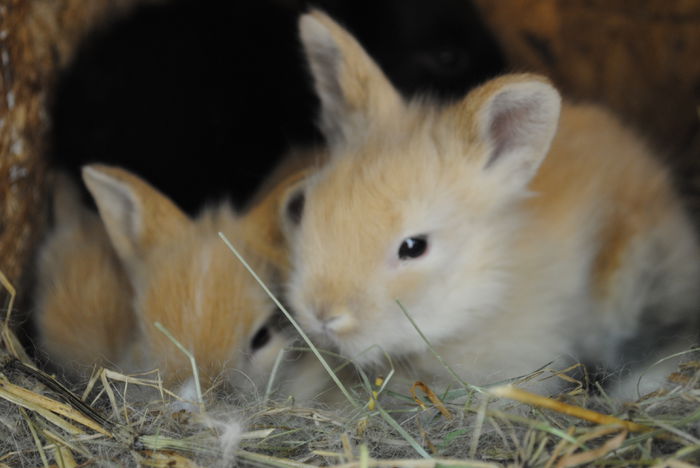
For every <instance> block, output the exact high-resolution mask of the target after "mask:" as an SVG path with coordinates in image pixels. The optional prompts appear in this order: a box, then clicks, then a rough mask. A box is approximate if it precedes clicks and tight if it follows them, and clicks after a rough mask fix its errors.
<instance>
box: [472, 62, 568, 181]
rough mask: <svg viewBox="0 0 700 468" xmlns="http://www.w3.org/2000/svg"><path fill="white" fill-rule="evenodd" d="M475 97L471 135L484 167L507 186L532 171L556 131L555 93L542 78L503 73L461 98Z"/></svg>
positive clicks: (558, 106) (527, 177)
mask: <svg viewBox="0 0 700 468" xmlns="http://www.w3.org/2000/svg"><path fill="white" fill-rule="evenodd" d="M473 98H476V100H477V107H476V126H477V128H476V132H477V134H478V136H477V138H478V139H479V140H480V141H481V142H482V143H484V144H485V147H486V148H487V152H486V154H485V159H484V161H483V164H484V170H485V171H487V172H489V173H491V174H492V175H494V176H496V177H498V178H499V179H501V180H502V181H503V182H504V183H506V184H509V185H510V186H511V187H513V188H522V187H525V186H526V185H527V184H528V183H529V182H530V180H531V179H532V178H533V177H534V175H535V174H536V173H537V169H538V168H539V166H540V164H541V163H542V161H543V160H544V158H545V156H546V155H547V152H548V151H549V146H550V144H551V142H552V138H553V137H554V134H555V133H556V129H557V125H558V121H559V111H560V109H561V96H560V95H559V93H558V92H557V90H556V89H554V87H552V85H551V84H550V83H549V82H548V81H547V80H546V79H545V78H543V77H540V76H537V75H509V76H505V77H503V78H499V79H496V80H493V81H490V82H489V83H487V84H486V85H484V86H483V87H482V88H480V89H477V90H476V91H475V92H474V93H472V94H470V96H468V97H467V100H469V99H473Z"/></svg>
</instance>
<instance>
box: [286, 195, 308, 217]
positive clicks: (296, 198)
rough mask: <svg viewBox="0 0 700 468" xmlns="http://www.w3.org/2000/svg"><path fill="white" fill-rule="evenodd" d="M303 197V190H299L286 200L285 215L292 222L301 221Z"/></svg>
mask: <svg viewBox="0 0 700 468" xmlns="http://www.w3.org/2000/svg"><path fill="white" fill-rule="evenodd" d="M304 198H305V197H304V192H302V191H301V190H300V191H298V192H297V193H295V194H294V195H293V196H292V197H290V198H289V202H287V217H288V218H289V220H290V221H291V222H292V223H294V224H299V222H301V215H302V213H303V212H304V201H305V199H304Z"/></svg>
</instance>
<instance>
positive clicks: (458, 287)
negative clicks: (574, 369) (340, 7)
mask: <svg viewBox="0 0 700 468" xmlns="http://www.w3.org/2000/svg"><path fill="white" fill-rule="evenodd" d="M300 28H301V38H302V42H303V45H304V48H305V51H306V55H307V58H308V60H309V63H310V69H311V72H312V75H313V78H314V82H315V86H316V91H317V93H318V95H319V97H320V99H321V103H322V109H321V128H322V129H323V131H324V132H325V134H326V136H327V138H328V141H329V142H330V162H329V163H328V164H327V165H326V167H324V168H323V169H322V170H321V171H320V172H318V173H317V174H316V175H314V176H313V177H311V178H310V180H309V181H308V183H307V184H306V186H305V194H306V203H305V207H304V213H303V217H302V219H301V222H300V224H299V226H298V228H297V229H296V230H295V232H293V234H292V243H293V265H294V272H293V275H292V279H291V282H290V298H291V302H292V304H293V306H294V307H295V309H296V311H297V313H298V314H299V319H300V321H301V322H302V324H303V325H304V326H305V327H306V328H307V329H308V330H309V331H311V332H314V333H315V334H316V336H319V337H323V338H325V339H328V340H330V342H332V343H333V344H334V345H335V346H336V347H337V348H339V349H340V350H341V351H342V352H343V353H345V354H347V355H350V356H353V357H354V358H355V359H356V360H357V361H358V362H360V363H362V364H366V365H370V364H377V363H379V362H380V361H382V359H383V358H382V356H383V354H382V351H384V352H387V353H389V355H391V356H393V357H395V358H400V359H402V360H405V361H407V362H409V363H410V366H411V368H412V369H413V370H414V372H415V375H416V376H418V377H420V378H421V379H426V380H430V379H431V378H432V379H437V380H439V381H444V380H445V379H446V378H447V376H446V375H445V371H444V369H443V368H442V366H440V365H439V364H438V363H437V362H436V360H435V359H433V357H432V355H431V354H430V353H429V352H427V345H426V344H425V343H424V342H423V340H421V338H420V337H419V336H418V335H417V333H416V331H415V330H414V329H413V327H412V325H411V324H410V323H409V321H408V320H406V318H405V317H404V315H403V313H402V312H401V310H400V309H399V307H398V305H397V304H396V302H395V300H396V299H399V300H400V301H401V302H402V304H403V305H404V306H405V307H406V309H407V311H408V313H409V314H410V315H411V316H412V317H413V318H414V319H415V321H416V323H417V325H418V327H419V328H420V329H421V330H422V331H423V333H424V334H425V335H426V337H427V338H428V340H429V341H430V342H431V343H432V344H433V345H434V346H435V348H436V349H437V351H438V352H439V353H440V354H441V355H442V356H443V357H445V358H446V359H447V360H448V362H449V363H450V364H451V365H452V366H453V368H455V369H456V370H457V372H458V373H459V374H460V375H461V376H462V377H463V378H465V379H466V380H467V381H470V382H472V383H475V384H487V383H490V382H494V381H498V380H500V379H504V378H508V377H514V376H518V375H521V374H524V373H527V372H530V371H534V370H535V369H537V368H539V367H541V366H542V365H545V364H547V363H548V362H550V361H551V360H553V359H554V358H558V357H561V358H563V360H564V361H569V360H581V361H584V362H588V363H595V364H597V365H601V366H604V367H606V368H608V369H613V368H618V367H619V366H621V365H622V364H623V363H627V362H632V361H640V360H643V359H644V358H645V357H648V356H649V355H650V349H653V348H655V347H658V345H660V344H663V343H672V344H683V345H686V344H689V343H691V342H692V339H694V337H695V331H696V329H695V325H696V322H697V319H696V316H697V315H698V314H697V311H698V299H699V298H698V291H699V288H697V284H698V280H699V279H700V271H699V265H700V255H699V250H698V244H697V240H696V236H695V233H694V232H693V229H692V227H691V224H690V222H689V220H688V217H687V215H686V213H685V211H684V209H683V207H682V204H681V202H680V200H679V198H678V196H677V194H676V193H675V192H674V190H673V188H672V185H671V180H670V177H669V174H668V171H667V170H666V169H665V168H664V167H663V166H662V165H661V164H660V163H659V162H658V161H657V160H656V159H655V158H654V157H653V155H652V154H651V152H650V150H649V149H648V148H647V146H646V145H645V144H643V143H642V142H641V141H640V139H639V138H638V137H637V136H636V135H635V134H634V133H633V132H631V131H630V130H629V129H627V128H625V127H624V126H623V125H621V124H620V122H619V121H618V120H617V119H615V118H614V117H613V116H612V115H610V114H609V113H608V112H606V111H605V110H603V109H601V108H598V107H593V106H584V105H573V104H570V103H567V102H565V103H563V104H562V103H561V99H560V96H559V94H558V92H557V91H556V90H555V89H554V88H553V87H552V86H551V84H550V83H549V82H548V81H547V80H546V79H545V78H543V77H540V76H535V75H507V76H504V77H501V78H497V79H495V80H492V81H489V82H487V83H486V84H484V85H483V86H481V87H479V88H477V89H475V90H474V91H473V92H471V93H470V94H469V95H468V96H466V97H465V98H464V99H462V100H461V101H459V102H457V103H455V104H452V105H448V106H438V105H437V104H433V103H431V102H422V101H413V102H405V101H404V100H403V99H402V98H401V97H400V96H399V94H398V92H397V91H396V90H395V89H394V88H393V86H392V85H391V84H390V83H389V81H388V80H387V79H386V77H385V76H384V75H383V74H382V72H381V70H380V69H379V67H378V66H377V65H376V64H375V63H374V62H373V61H372V60H371V59H370V57H369V56H368V55H367V54H366V53H365V52H364V51H363V49H362V48H361V46H360V45H359V44H358V42H357V41H356V40H355V39H354V38H353V37H352V36H351V35H350V34H349V33H347V32H346V31H345V30H343V29H342V28H341V27H340V26H338V25H337V24H336V23H334V22H333V21H332V20H331V19H330V18H329V17H327V16H326V15H324V14H323V13H320V12H318V11H314V12H312V13H310V14H308V15H305V16H303V17H302V18H301V20H300ZM560 114H561V115H560ZM418 235H422V236H427V240H428V249H427V252H426V253H425V254H424V255H422V256H420V257H418V258H408V259H404V260H401V259H400V258H399V256H398V251H399V247H400V246H401V244H402V242H403V240H404V239H406V238H409V237H411V236H418ZM645 347H646V348H645ZM642 350H645V352H642ZM625 352H627V354H625Z"/></svg>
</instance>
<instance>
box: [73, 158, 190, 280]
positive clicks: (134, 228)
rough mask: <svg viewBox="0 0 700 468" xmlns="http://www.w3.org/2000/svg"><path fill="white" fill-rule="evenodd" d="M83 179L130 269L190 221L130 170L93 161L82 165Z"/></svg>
mask: <svg viewBox="0 0 700 468" xmlns="http://www.w3.org/2000/svg"><path fill="white" fill-rule="evenodd" d="M83 180H84V181H85V185H86V186H87V188H88V190H89V191H90V193H91V194H92V196H93V198H94V199H95V202H96V204H97V209H98V210H99V212H100V217H101V218H102V221H103V222H104V224H105V228H106V229H107V233H108V234H109V237H110V239H111V241H112V245H113V246H114V248H115V250H116V251H117V254H118V255H119V257H120V258H121V260H122V262H123V263H124V264H125V266H126V267H127V268H128V269H129V268H131V267H132V266H134V264H135V263H142V262H143V261H144V258H145V257H146V256H147V255H148V253H149V251H150V249H152V248H153V247H155V246H156V245H157V244H158V243H159V242H161V241H162V240H163V239H167V238H168V236H170V235H172V234H173V233H175V232H177V231H178V230H180V229H182V228H183V227H185V226H186V225H187V223H189V219H188V218H187V216H186V215H185V214H184V213H183V212H182V211H180V209H178V208H177V207H176V206H175V204H173V202H172V201H170V200H169V199H168V198H167V197H166V196H165V195H163V194H161V193H160V192H158V191H157V190H156V189H155V188H153V187H151V186H150V185H149V184H147V183H146V182H144V181H143V180H142V179H140V178H139V177H136V176H135V175H133V174H131V173H130V172H128V171H125V170H123V169H120V168H117V167H110V166H105V165H100V164H92V165H88V166H84V167H83Z"/></svg>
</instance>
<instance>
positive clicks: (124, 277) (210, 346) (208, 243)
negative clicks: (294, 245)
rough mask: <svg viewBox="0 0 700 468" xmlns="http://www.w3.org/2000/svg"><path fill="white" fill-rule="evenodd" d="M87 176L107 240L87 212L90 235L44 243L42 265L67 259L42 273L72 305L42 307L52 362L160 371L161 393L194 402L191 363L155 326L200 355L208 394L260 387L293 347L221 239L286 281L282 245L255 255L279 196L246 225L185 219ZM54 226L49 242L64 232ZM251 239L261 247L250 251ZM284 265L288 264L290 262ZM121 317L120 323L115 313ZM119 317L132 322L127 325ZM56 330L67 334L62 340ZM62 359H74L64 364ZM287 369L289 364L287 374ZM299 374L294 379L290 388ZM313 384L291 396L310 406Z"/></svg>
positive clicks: (93, 173)
mask: <svg viewBox="0 0 700 468" xmlns="http://www.w3.org/2000/svg"><path fill="white" fill-rule="evenodd" d="M83 178H84V180H85V183H86V185H87V187H88V189H89V191H90V192H91V194H92V195H93V197H94V199H95V201H96V203H97V206H98V210H99V213H100V216H101V218H102V221H103V222H104V226H105V227H106V231H107V233H108V235H107V234H106V233H105V231H104V228H103V227H102V221H100V219H99V218H97V216H95V215H94V214H91V213H90V212H89V211H88V210H83V212H84V213H83V215H82V216H86V217H87V218H88V219H89V220H90V232H87V231H86V232H84V233H83V231H77V230H76V229H75V228H71V229H70V232H73V233H74V234H72V235H63V234H61V235H60V238H61V239H62V241H61V243H57V241H56V240H54V241H49V242H47V243H45V244H44V246H43V247H42V256H43V257H52V256H53V257H56V256H57V255H58V256H60V258H59V261H56V262H54V264H55V265H58V266H60V268H59V269H56V268H54V269H53V270H51V269H47V268H46V267H45V266H43V267H42V268H40V271H41V272H42V275H43V276H45V277H47V278H50V279H51V280H52V281H53V282H54V283H55V284H56V285H58V286H59V287H60V289H61V290H62V291H64V292H67V293H68V296H69V297H70V298H71V299H72V302H70V307H69V306H68V304H69V303H68V302H66V301H65V294H64V296H62V297H59V296H56V295H54V296H52V297H51V298H50V300H46V301H43V302H41V303H40V304H39V307H38V317H39V319H38V324H39V328H40V331H41V335H42V337H43V338H42V342H43V343H46V344H47V345H46V346H44V347H45V349H46V350H47V351H48V352H49V354H50V355H51V356H52V357H53V359H54V360H55V361H58V362H59V363H60V364H62V365H63V366H64V367H70V366H71V365H72V364H73V361H78V362H81V363H83V364H88V365H89V364H92V363H93V362H95V357H96V356H100V355H106V357H107V359H106V360H107V361H108V362H111V363H112V364H114V365H117V366H120V367H122V368H124V369H126V370H127V371H132V372H133V371H137V370H138V371H140V370H146V369H151V368H159V369H160V370H161V372H162V374H163V376H164V378H165V381H166V385H168V386H172V385H181V387H180V393H181V394H183V395H184V396H193V395H192V394H191V393H189V392H190V390H192V389H193V386H192V383H193V381H192V379H191V376H192V369H191V365H190V362H189V360H188V359H187V357H186V356H185V355H184V354H183V353H182V352H181V351H180V350H178V349H177V348H176V346H175V345H174V344H173V343H172V342H171V341H170V340H169V339H168V338H167V337H166V336H165V335H164V334H163V333H162V332H161V331H159V330H158V329H157V328H156V327H155V325H154V324H155V322H160V323H162V324H163V326H164V327H165V328H166V329H167V330H169V331H170V332H171V333H172V334H173V335H174V336H175V338H176V339H177V340H178V341H179V342H180V343H182V344H183V345H184V346H185V347H186V348H187V349H188V350H189V351H191V352H192V353H193V354H194V356H195V358H196V360H197V364H198V369H199V373H200V379H201V382H202V383H203V384H204V385H205V387H208V386H211V385H213V384H215V383H216V382H217V381H218V379H221V380H223V381H224V382H227V383H236V384H240V383H246V382H247V383H251V382H252V383H253V384H255V385H256V386H260V385H263V384H265V383H266V382H267V379H268V378H269V375H270V371H271V368H272V365H273V363H274V361H275V359H276V358H277V355H278V353H280V352H281V351H282V349H283V348H284V347H285V346H287V345H288V344H290V343H291V340H290V338H289V337H288V336H287V335H286V334H284V333H282V332H280V331H279V328H278V327H277V326H276V325H277V324H276V323H274V322H276V321H277V317H278V316H277V313H276V310H275V307H274V305H273V304H272V302H271V301H270V300H269V298H268V297H267V296H266V295H265V293H264V291H263V290H262V289H261V288H260V286H259V285H258V284H257V283H256V282H255V280H254V279H253V277H252V276H251V275H250V274H249V273H248V271H246V270H245V269H244V267H243V266H242V264H240V263H239V262H238V260H236V258H235V257H234V256H233V254H232V253H231V252H230V251H229V250H228V249H227V247H226V245H225V244H224V243H223V242H222V240H221V239H220V238H219V236H218V233H219V232H220V231H221V232H223V233H225V234H226V235H227V237H228V238H229V239H230V240H231V241H232V242H233V243H234V244H235V245H236V246H237V247H238V249H239V250H240V251H241V253H242V254H243V255H244V257H245V258H246V259H247V260H248V261H249V262H250V264H251V265H252V266H253V268H254V269H255V270H256V272H257V273H258V274H259V275H260V276H261V277H262V278H263V279H264V280H266V282H267V283H268V285H269V286H271V287H273V288H274V283H275V282H276V281H277V282H278V281H280V278H282V273H277V274H274V275H273V273H274V272H275V271H276V270H275V262H277V261H278V260H279V258H283V254H282V253H281V250H282V249H284V247H285V246H284V245H281V246H278V247H277V248H276V249H273V250H272V251H270V250H263V251H257V250H253V248H254V247H260V248H262V247H264V246H265V244H264V242H263V240H262V239H264V238H265V236H266V234H264V233H266V232H268V231H269V230H271V229H272V227H271V224H272V223H270V222H269V221H267V220H266V219H265V218H264V215H265V214H269V216H270V217H271V219H272V220H275V222H277V220H278V219H279V214H278V213H279V208H278V205H279V201H280V198H279V197H280V196H281V194H282V193H284V192H283V190H284V188H283V187H275V190H271V191H270V193H269V195H268V196H266V197H263V196H261V198H260V200H259V203H258V204H257V205H255V206H253V207H251V209H250V210H249V212H248V214H247V215H246V216H245V217H244V218H241V217H240V216H238V215H237V214H235V213H234V212H233V210H232V209H231V208H230V207H229V206H228V204H225V203H224V204H220V205H217V206H213V207H210V208H207V209H205V210H204V211H203V212H202V213H201V214H200V215H199V216H198V217H197V218H196V219H190V218H188V217H187V216H186V215H185V214H184V213H183V212H182V211H180V210H179V209H178V208H177V207H176V206H175V205H174V204H173V203H172V202H171V201H170V200H169V199H168V198H167V197H165V196H164V195H163V194H161V193H159V192H158V191H157V190H156V189H154V188H153V187H151V186H150V185H148V184H147V183H146V182H145V181H143V180H141V179H140V178H138V177H136V176H135V175H133V174H131V173H129V172H127V171H125V170H122V169H119V168H115V167H108V166H102V165H92V166H87V167H85V168H84V170H83ZM280 183H282V182H280ZM254 223H260V224H259V225H258V224H255V225H253V224H254ZM59 226H61V227H60V228H57V229H56V233H54V234H52V236H51V237H52V238H57V237H59V233H60V232H63V231H66V230H68V229H67V228H66V227H65V226H64V225H63V224H61V223H59ZM71 226H72V224H71ZM256 226H259V227H256ZM75 232H78V233H80V235H77V234H75ZM253 239H255V240H256V242H257V244H256V246H254V247H247V246H249V245H250V242H248V240H251V241H252V240H253ZM110 241H111V242H110ZM86 246H87V247H88V248H87V249H86ZM270 252H272V253H270ZM103 256H107V257H108V258H109V259H110V261H111V263H110V264H109V265H104V264H103V263H102V262H100V261H98V259H101V258H102V257H103ZM279 261H281V262H282V263H281V265H285V264H286V260H279ZM45 264H46V262H45V261H44V265H45ZM59 270H61V271H59ZM65 271H71V272H73V271H75V272H76V273H75V274H73V275H72V276H74V277H75V279H76V281H75V282H73V281H70V282H67V281H66V279H67V278H66V276H65V274H64V273H63V272H65ZM86 281H88V282H89V284H94V285H95V286H94V288H92V289H94V290H95V291H96V295H97V296H98V297H99V298H100V301H101V302H106V303H109V304H110V305H112V306H113V307H112V308H111V309H110V308H105V307H103V306H101V304H98V305H99V306H98V305H96V304H95V301H94V300H89V299H88V297H87V296H86V295H85V284H86V283H85V282H86ZM116 281H119V282H120V283H121V284H122V285H123V287H122V288H121V289H120V291H119V293H116V292H115V291H114V285H115V282H116ZM44 289H45V288H43V287H42V288H40V290H44ZM117 308H118V309H119V310H118V313H117V310H113V309H117ZM132 310H133V312H132ZM76 311H82V312H83V313H82V314H76ZM123 317H126V319H127V320H124V321H123V322H121V321H120V319H121V318H123ZM74 322H80V323H77V324H76V323H74ZM57 324H58V325H60V326H62V327H63V328H62V329H61V330H57V329H56V325H57ZM79 325H81V326H82V327H81V326H79ZM115 335H116V336H123V337H128V338H130V343H129V345H130V346H129V347H125V346H124V344H125V342H126V341H127V340H126V339H121V340H116V342H115V343H112V341H115V340H114V339H113V337H114V336H115ZM110 340H111V341H110ZM103 348H104V349H103ZM61 350H63V352H64V353H69V354H68V355H67V356H64V355H63V354H61V352H62V351H61ZM127 357H128V359H126V358H127ZM287 364H289V363H287ZM290 366H291V365H286V366H285V365H283V369H284V368H285V367H290ZM293 374H294V372H291V373H290V374H287V375H288V376H289V377H290V378H291V376H292V375H293ZM284 375H285V372H284V371H281V372H280V375H278V377H280V378H281V379H282V380H284V379H285V378H286V377H284ZM308 386H310V384H309V382H306V383H305V385H302V386H301V387H299V388H297V387H294V385H291V384H290V385H289V386H286V387H285V388H287V390H288V391H290V392H292V393H295V394H296V395H297V396H301V397H303V396H304V395H305V394H304V392H305V387H308ZM309 388H310V387H309Z"/></svg>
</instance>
